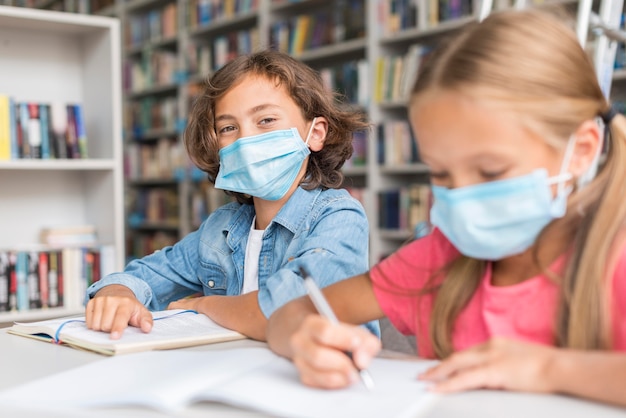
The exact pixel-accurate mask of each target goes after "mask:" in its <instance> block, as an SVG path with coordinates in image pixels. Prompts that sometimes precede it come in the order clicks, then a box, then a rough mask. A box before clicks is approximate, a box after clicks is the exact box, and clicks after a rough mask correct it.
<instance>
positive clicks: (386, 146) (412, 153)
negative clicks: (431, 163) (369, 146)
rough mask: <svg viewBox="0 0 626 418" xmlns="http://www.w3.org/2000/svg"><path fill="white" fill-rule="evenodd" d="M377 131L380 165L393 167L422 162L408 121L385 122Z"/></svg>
mask: <svg viewBox="0 0 626 418" xmlns="http://www.w3.org/2000/svg"><path fill="white" fill-rule="evenodd" d="M377 130H378V138H377V141H378V143H377V149H376V157H377V162H378V164H380V165H384V166H388V167H391V166H394V165H403V164H412V163H417V162H419V161H420V159H419V152H418V149H417V143H416V142H415V139H414V137H413V131H412V130H411V127H410V125H409V123H408V122H407V121H406V120H395V121H393V120H392V121H388V122H384V123H382V124H380V125H378V128H377Z"/></svg>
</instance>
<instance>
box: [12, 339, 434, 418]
mask: <svg viewBox="0 0 626 418" xmlns="http://www.w3.org/2000/svg"><path fill="white" fill-rule="evenodd" d="M432 364H433V362H432V361H422V360H415V359H410V360H409V359H402V360H393V359H382V358H375V359H374V361H373V363H372V364H371V365H370V367H369V368H368V370H369V372H370V374H371V375H372V378H373V380H374V382H375V387H374V389H373V390H372V391H369V390H367V389H366V388H365V386H363V384H362V383H355V384H354V385H352V386H351V387H349V388H346V389H341V390H323V389H313V388H309V387H307V386H304V385H303V384H302V383H300V381H299V377H298V373H297V370H296V368H295V366H294V365H293V364H292V363H291V362H289V361H288V360H286V359H284V358H282V357H278V356H277V355H275V354H274V353H272V352H271V351H270V350H269V349H268V348H265V347H248V348H232V349H226V350H221V349H220V350H206V351H201V350H198V351H196V350H169V351H153V352H143V353H134V354H128V355H125V356H115V357H107V358H103V359H100V360H97V361H95V362H92V363H89V364H86V365H83V366H79V367H77V368H74V369H70V370H67V371H63V372H61V373H58V374H55V375H51V376H48V377H45V378H43V379H39V380H35V381H32V382H29V383H26V384H23V385H21V386H16V387H14V388H10V389H6V390H3V391H0V410H6V408H12V409H11V410H13V409H14V408H18V409H20V410H27V411H33V410H35V411H37V412H42V413H44V412H45V413H47V414H50V413H53V412H59V411H63V412H67V413H68V416H69V415H73V416H81V411H82V414H83V415H87V412H89V413H96V412H101V413H103V414H104V415H106V413H107V412H111V415H114V414H115V415H118V416H119V415H124V413H126V412H128V411H132V412H134V413H136V414H137V413H140V412H141V409H138V408H137V407H138V406H141V407H148V408H151V409H154V410H158V411H161V412H164V413H166V414H168V416H169V415H174V414H176V413H177V412H180V411H181V410H182V409H184V408H185V407H187V406H189V405H191V404H192V403H195V402H201V401H216V402H222V403H226V404H230V405H235V406H238V407H242V408H247V409H251V410H255V411H260V412H263V413H267V414H270V415H272V416H280V417H289V418H295V417H307V418H313V417H320V418H322V417H323V418H333V417H338V418H339V417H341V418H344V417H359V418H368V417H376V418H379V417H386V418H394V417H418V416H420V415H421V414H423V413H424V412H425V411H427V410H428V408H429V406H431V405H432V401H433V400H435V399H436V398H437V397H438V396H439V395H435V394H432V393H430V392H428V391H427V389H426V384H425V383H423V382H421V381H418V380H417V379H416V376H417V374H418V373H419V372H421V371H423V370H425V369H426V368H427V367H430V366H432ZM85 382H97V384H95V385H94V384H85ZM122 407H124V408H127V409H125V410H121V409H120V408H122ZM131 407H132V408H131ZM111 408H113V409H111ZM38 409H39V410H40V411H38ZM70 412H72V414H70ZM132 412H128V414H131V413H132ZM144 412H146V411H145V410H144ZM207 412H210V410H209V411H207Z"/></svg>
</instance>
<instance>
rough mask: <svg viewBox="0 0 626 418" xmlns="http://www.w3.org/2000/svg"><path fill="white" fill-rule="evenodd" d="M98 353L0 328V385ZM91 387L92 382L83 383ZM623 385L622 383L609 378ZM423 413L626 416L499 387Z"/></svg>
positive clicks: (197, 408) (149, 413)
mask: <svg viewBox="0 0 626 418" xmlns="http://www.w3.org/2000/svg"><path fill="white" fill-rule="evenodd" d="M254 346H265V344H263V343H260V342H256V341H251V340H240V341H232V342H227V343H220V344H210V345H205V346H200V347H191V348H186V349H185V350H195V351H198V350H200V351H202V350H215V349H224V348H229V347H254ZM102 358H103V356H101V355H99V354H94V353H90V352H86V351H80V350H76V349H73V348H70V347H66V346H58V345H54V344H49V343H44V342H41V341H36V340H32V339H29V338H24V337H19V336H15V335H11V334H7V333H6V331H5V330H4V329H0V389H5V388H8V387H11V386H14V385H17V384H20V383H25V382H29V381H31V380H34V379H37V378H41V377H44V376H48V375H50V374H52V373H56V372H60V371H63V370H67V369H70V368H73V367H77V366H80V365H83V364H86V363H89V362H92V361H96V360H99V359H102ZM86 384H92V385H93V386H94V390H97V381H96V379H94V382H86ZM615 384H626V382H615ZM0 416H3V417H17V418H21V417H24V418H31V417H35V416H38V415H37V414H34V413H33V412H27V411H21V410H20V411H17V410H10V411H8V410H2V411H0ZM45 416H46V418H48V417H54V418H57V417H58V418H61V417H63V418H67V417H81V418H82V417H110V416H116V417H161V418H162V417H164V416H165V415H164V414H162V413H160V412H157V411H153V410H149V409H144V408H124V409H120V408H115V409H98V410H90V411H88V412H86V411H84V410H83V411H80V412H72V411H67V412H65V411H64V412H63V413H62V414H61V413H59V414H52V413H47V414H46V415H45ZM180 416H181V417H200V416H202V417H207V416H214V417H227V418H228V417H261V416H263V415H261V414H258V413H255V412H251V411H246V410H242V409H238V408H235V407H230V406H227V405H222V404H217V403H209V402H205V403H198V404H194V405H192V406H191V407H189V408H187V409H186V410H185V411H184V412H183V413H182V414H181V415H180ZM425 417H426V418H447V417H463V418H474V417H475V418H502V417H506V418H517V417H520V418H522V417H523V418H528V417H531V418H542V417H546V418H548V417H549V418H555V417H566V418H618V417H619V418H626V409H621V408H614V407H610V406H606V405H601V404H597V403H593V402H587V401H583V400H579V399H573V398H569V397H565V396H553V395H532V394H521V393H511V392H499V391H472V392H466V393H461V394H455V395H446V396H443V397H442V398H441V399H440V400H439V401H438V402H437V403H436V404H435V405H434V406H433V408H432V409H431V410H429V411H428V413H427V414H426V415H425Z"/></svg>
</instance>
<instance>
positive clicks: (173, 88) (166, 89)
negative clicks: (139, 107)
mask: <svg viewBox="0 0 626 418" xmlns="http://www.w3.org/2000/svg"><path fill="white" fill-rule="evenodd" d="M177 92H178V84H176V83H172V84H163V85H161V86H154V87H149V88H147V89H143V90H141V91H133V92H128V93H127V94H126V99H128V100H135V99H141V98H143V97H147V96H157V95H161V96H165V95H168V94H175V93H177Z"/></svg>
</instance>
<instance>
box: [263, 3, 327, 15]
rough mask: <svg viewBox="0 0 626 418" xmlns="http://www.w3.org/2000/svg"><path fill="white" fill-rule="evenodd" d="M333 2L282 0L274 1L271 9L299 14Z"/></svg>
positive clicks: (273, 11)
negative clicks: (279, 0)
mask: <svg viewBox="0 0 626 418" xmlns="http://www.w3.org/2000/svg"><path fill="white" fill-rule="evenodd" d="M329 3H331V1H330V0H295V1H294V0H292V1H289V0H286V1H281V2H274V1H272V3H271V5H270V10H271V12H272V13H289V14H298V13H300V12H307V11H310V9H311V7H316V6H322V5H325V4H329Z"/></svg>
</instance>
